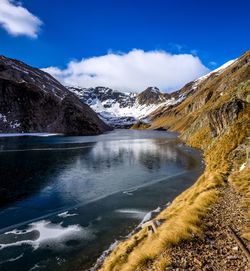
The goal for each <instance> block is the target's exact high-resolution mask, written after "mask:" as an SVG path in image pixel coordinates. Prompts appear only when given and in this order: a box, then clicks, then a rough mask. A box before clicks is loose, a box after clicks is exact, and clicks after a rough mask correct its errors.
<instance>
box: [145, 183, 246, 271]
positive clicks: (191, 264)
mask: <svg viewBox="0 0 250 271" xmlns="http://www.w3.org/2000/svg"><path fill="white" fill-rule="evenodd" d="M220 190H221V191H220V192H221V197H220V199H219V201H218V202H217V203H216V204H215V205H214V206H213V207H212V208H211V212H210V214H209V215H208V216H207V217H206V218H205V219H204V221H203V222H204V223H203V225H205V226H206V227H205V230H204V236H203V238H198V237H194V238H193V240H192V241H188V242H183V243H182V244H180V245H179V246H177V247H174V248H171V249H169V250H167V251H166V252H165V253H164V254H166V255H169V256H170V257H171V261H172V263H171V266H168V267H167V268H166V270H169V271H170V270H175V271H177V270H178V271H182V270H190V271H191V270H211V271H241V270H242V271H244V270H249V269H248V267H247V265H248V262H247V258H246V256H245V255H244V253H243V252H242V250H241V248H240V247H239V246H238V245H237V242H236V241H235V239H234V238H233V237H232V236H230V235H229V234H228V226H230V227H231V228H232V229H233V230H234V231H235V232H236V233H237V235H240V228H242V226H243V225H245V224H246V223H247V221H246V219H245V218H244V216H243V213H242V208H241V197H240V196H239V195H238V194H237V193H236V192H235V191H234V190H233V189H232V188H231V187H230V186H229V185H227V186H226V187H224V188H222V189H220ZM154 266H155V264H153V265H151V266H150V267H149V268H146V270H157V269H156V268H155V267H154Z"/></svg>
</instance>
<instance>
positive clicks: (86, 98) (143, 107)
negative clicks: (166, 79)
mask: <svg viewBox="0 0 250 271" xmlns="http://www.w3.org/2000/svg"><path fill="white" fill-rule="evenodd" d="M68 89H69V90H70V91H71V92H73V93H75V94H76V95H77V96H78V97H79V98H80V99H81V100H82V102H84V103H86V104H88V105H89V106H90V107H91V108H92V109H93V110H94V111H95V112H97V113H98V114H99V116H100V117H101V119H103V120H104V121H105V122H106V123H108V124H110V125H112V126H113V127H130V126H131V125H133V124H134V123H136V122H137V121H138V120H141V121H146V119H145V118H146V116H147V115H148V114H149V113H151V112H152V111H154V110H156V109H157V108H158V107H159V106H160V105H163V104H166V103H172V102H174V101H175V100H174V99H172V98H171V95H169V94H163V93H161V92H160V91H159V89H158V88H156V87H149V88H147V89H146V90H144V91H143V92H141V93H140V94H136V93H125V92H119V91H116V90H112V89H110V88H105V87H96V88H81V87H68Z"/></svg>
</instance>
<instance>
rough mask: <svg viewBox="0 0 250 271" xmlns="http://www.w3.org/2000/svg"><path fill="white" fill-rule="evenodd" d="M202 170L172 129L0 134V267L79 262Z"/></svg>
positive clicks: (15, 270)
mask: <svg viewBox="0 0 250 271" xmlns="http://www.w3.org/2000/svg"><path fill="white" fill-rule="evenodd" d="M202 170H203V166H202V159H201V155H200V153H199V152H198V151H196V150H193V149H191V148H189V147H187V146H185V145H183V144H182V143H181V142H180V141H179V140H178V139H177V138H176V135H175V134H173V133H167V132H162V131H130V130H115V131H113V132H110V133H107V134H104V135H100V136H91V137H90V136H88V137H65V136H53V137H9V138H4V137H0V270H1V271H4V270H8V271H10V270H11V271H23V270H25V271H26V270H51V271H52V270H53V271H56V270H62V271H64V270H84V269H87V268H89V267H91V266H92V265H93V263H94V261H95V260H96V259H97V258H98V257H99V256H100V255H101V253H102V252H103V251H104V250H105V249H107V248H108V247H109V246H110V245H111V244H112V243H113V242H114V241H115V240H117V239H119V238H121V237H123V236H126V234H128V233H129V232H130V231H131V230H132V229H133V228H134V227H135V226H136V225H138V224H139V223H140V222H141V221H142V220H143V218H144V217H145V216H146V215H147V214H148V212H150V211H151V210H154V209H156V208H157V207H159V206H160V207H161V208H163V207H164V205H165V204H167V203H168V202H169V201H171V200H173V198H174V197H176V195H178V194H180V193H181V192H182V191H183V190H185V189H186V188H187V187H189V186H190V185H191V184H192V183H193V182H194V181H195V179H196V178H197V177H198V176H199V175H200V174H201V172H202Z"/></svg>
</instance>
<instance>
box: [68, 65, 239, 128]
mask: <svg viewBox="0 0 250 271" xmlns="http://www.w3.org/2000/svg"><path fill="white" fill-rule="evenodd" d="M234 61H235V60H231V61H228V62H227V63H225V64H224V65H222V66H221V67H219V68H218V69H216V70H214V71H211V72H210V73H208V74H206V75H204V76H202V77H200V78H198V79H196V80H194V81H192V82H190V83H188V84H186V85H185V86H184V87H183V88H181V89H180V90H178V91H175V92H172V93H171V94H168V93H162V92H160V90H159V89H158V88H157V87H149V88H147V89H146V90H144V91H143V92H141V93H139V94H138V93H128V92H127V93H126V92H120V91H117V90H113V89H110V88H107V87H96V88H82V87H73V86H70V87H67V88H68V89H69V90H70V91H71V92H73V93H75V94H76V95H77V96H78V97H79V98H80V99H81V101H82V102H84V103H86V104H88V105H89V106H90V107H91V108H92V109H93V110H94V111H95V112H96V113H98V115H99V117H100V118H101V119H102V120H103V121H104V122H106V123H107V124H109V125H111V126H113V127H123V128H124V127H130V126H132V125H133V124H135V123H137V122H142V123H147V122H148V116H151V115H152V113H154V112H161V111H162V110H165V109H166V108H168V107H169V106H171V105H175V104H177V103H180V102H181V101H183V100H184V99H185V98H186V97H188V96H189V95H191V94H192V93H193V92H194V91H196V90H197V89H198V88H199V87H200V86H201V85H202V83H203V82H204V80H205V79H206V78H208V77H209V76H210V75H213V76H218V75H219V74H220V73H221V72H223V70H224V69H226V68H227V67H228V66H229V65H231V64H232V63H233V62H234Z"/></svg>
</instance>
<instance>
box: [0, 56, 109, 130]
mask: <svg viewBox="0 0 250 271" xmlns="http://www.w3.org/2000/svg"><path fill="white" fill-rule="evenodd" d="M107 129H109V127H108V126H107V125H106V124H105V123H103V121H102V120H100V119H99V118H98V116H97V114H96V113H95V112H94V111H93V110H92V109H91V108H90V107H89V106H88V105H85V104H83V103H82V102H81V101H80V100H79V99H78V97H77V96H76V95H74V94H72V93H71V92H70V91H68V90H67V89H66V88H65V87H64V86H62V85H61V84H60V83H59V82H58V81H57V80H55V79H54V78H53V77H52V76H51V75H49V74H47V73H45V72H43V71H41V70H39V69H36V68H32V67H30V66H28V65H26V64H24V63H22V62H20V61H17V60H14V59H10V58H7V57H4V56H0V133H13V132H15V133H22V132H53V133H55V132H56V133H64V134H77V135H85V134H88V135H91V134H99V133H102V132H103V131H106V130H107Z"/></svg>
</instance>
